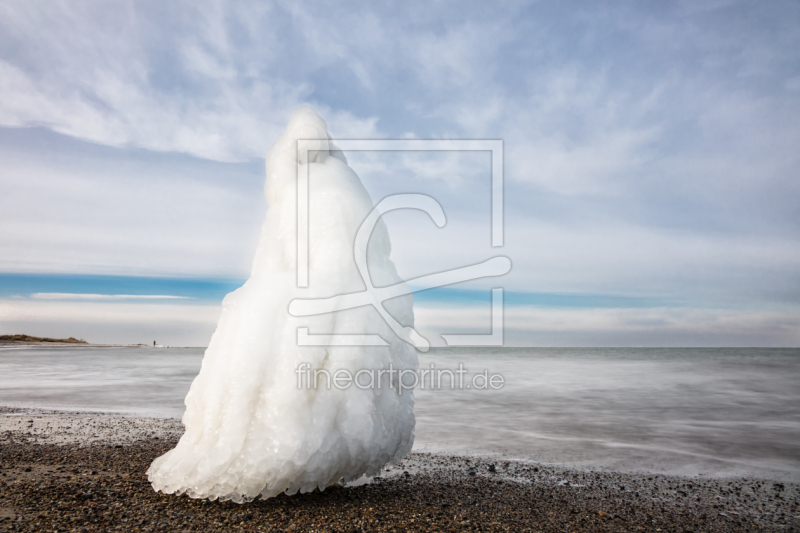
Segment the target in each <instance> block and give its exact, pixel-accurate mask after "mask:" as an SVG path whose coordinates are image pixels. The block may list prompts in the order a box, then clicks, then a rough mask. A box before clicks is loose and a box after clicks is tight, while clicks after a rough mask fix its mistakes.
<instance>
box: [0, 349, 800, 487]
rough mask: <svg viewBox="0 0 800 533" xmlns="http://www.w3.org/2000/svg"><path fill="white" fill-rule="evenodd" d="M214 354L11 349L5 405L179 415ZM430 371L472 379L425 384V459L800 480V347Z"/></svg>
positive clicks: (448, 359) (527, 353)
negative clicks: (475, 458)
mask: <svg viewBox="0 0 800 533" xmlns="http://www.w3.org/2000/svg"><path fill="white" fill-rule="evenodd" d="M203 352H204V348H164V347H94V346H76V347H42V346H26V347H8V348H0V405H4V406H12V407H33V408H42V409H61V410H73V411H76V410H77V411H98V412H107V413H117V414H121V415H131V416H133V415H136V416H149V417H163V418H180V417H181V416H182V414H183V410H184V406H183V399H184V396H185V395H186V392H187V391H188V389H189V386H190V384H191V382H192V380H193V379H194V377H195V376H196V375H197V373H198V371H199V369H200V363H201V361H202V357H203ZM420 366H421V368H423V369H430V368H432V367H433V368H435V369H437V370H442V369H450V370H453V371H454V370H457V369H459V368H463V369H464V371H465V373H462V375H464V376H465V377H464V380H463V382H462V386H460V387H459V386H458V385H459V384H458V382H457V381H455V383H454V384H455V388H450V386H448V385H449V375H448V374H446V373H445V374H444V376H445V377H444V379H443V381H442V383H441V385H440V386H439V387H438V388H437V387H432V386H431V383H430V382H428V384H427V385H428V386H427V387H425V388H421V387H419V386H418V387H417V389H416V390H415V392H414V394H415V398H416V407H415V412H416V417H417V426H416V439H415V444H414V450H415V451H419V452H432V453H447V454H459V455H480V456H488V457H492V458H496V460H497V461H504V460H523V461H535V462H537V463H544V464H559V465H568V466H574V467H577V468H591V469H600V470H613V471H621V472H653V473H665V474H675V475H686V476H710V477H731V476H752V477H762V478H767V479H776V480H778V479H780V480H786V481H794V482H797V481H800V349H773V348H433V349H431V351H430V352H428V353H423V354H420ZM478 374H483V375H484V376H489V377H491V376H501V377H500V378H497V377H496V378H495V379H494V381H493V385H494V387H488V386H485V379H483V378H476V376H477V375H478ZM473 385H474V386H473Z"/></svg>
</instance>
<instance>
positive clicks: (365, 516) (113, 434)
mask: <svg viewBox="0 0 800 533" xmlns="http://www.w3.org/2000/svg"><path fill="white" fill-rule="evenodd" d="M180 434H181V426H180V423H179V422H178V421H177V420H163V419H148V418H135V417H122V416H118V415H102V414H96V413H66V412H57V411H41V410H25V409H12V408H0V531H134V530H140V531H170V532H171V531H346V532H350V531H553V532H562V531H664V532H667V531H720V532H727V531H800V517H798V515H799V514H800V511H798V489H799V488H800V487H798V485H797V484H792V483H778V482H775V481H771V480H764V479H751V478H736V479H707V478H687V477H674V476H663V475H652V474H619V473H609V472H592V471H584V470H575V469H570V468H564V467H558V466H553V465H541V464H535V463H524V462H497V461H496V460H488V459H482V458H477V457H456V456H446V455H433V454H419V453H414V454H411V455H410V456H408V457H407V458H406V459H405V460H404V461H403V462H402V463H401V464H399V465H396V466H395V467H393V468H391V469H387V471H385V472H384V473H383V474H382V476H381V477H380V478H378V479H373V480H371V481H368V480H366V479H362V480H360V482H356V483H353V484H352V485H351V486H346V487H331V488H328V489H326V490H325V491H324V492H318V491H317V492H314V493H310V494H297V495H294V496H284V495H282V496H280V497H277V498H273V499H270V500H266V501H264V500H258V501H254V502H251V503H248V504H243V505H237V504H233V503H230V502H225V503H221V502H209V501H201V500H191V499H189V498H187V497H176V496H170V495H164V494H160V493H156V492H154V491H153V489H152V488H151V487H150V485H149V484H148V483H147V480H146V478H145V477H144V472H145V470H146V469H147V467H148V466H149V465H150V462H151V461H152V460H153V459H154V458H155V457H157V456H158V455H160V454H162V453H164V452H165V451H167V450H168V449H170V448H171V447H172V446H174V444H175V442H176V440H177V438H178V437H179V436H180Z"/></svg>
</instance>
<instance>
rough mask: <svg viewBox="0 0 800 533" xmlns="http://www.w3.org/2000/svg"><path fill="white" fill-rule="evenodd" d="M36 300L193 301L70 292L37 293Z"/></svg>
mask: <svg viewBox="0 0 800 533" xmlns="http://www.w3.org/2000/svg"><path fill="white" fill-rule="evenodd" d="M31 298H33V299H34V300H193V298H191V297H189V296H171V295H168V294H88V293H80V294H75V293H69V292H35V293H33V294H31Z"/></svg>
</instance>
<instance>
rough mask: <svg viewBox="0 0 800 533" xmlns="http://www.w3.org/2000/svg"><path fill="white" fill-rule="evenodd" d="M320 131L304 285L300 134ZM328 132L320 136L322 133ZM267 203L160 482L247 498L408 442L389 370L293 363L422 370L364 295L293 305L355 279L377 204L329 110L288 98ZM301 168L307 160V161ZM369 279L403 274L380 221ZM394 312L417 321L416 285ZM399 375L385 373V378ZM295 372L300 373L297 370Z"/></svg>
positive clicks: (405, 397) (348, 469)
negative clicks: (324, 341) (338, 381)
mask: <svg viewBox="0 0 800 533" xmlns="http://www.w3.org/2000/svg"><path fill="white" fill-rule="evenodd" d="M298 139H323V141H320V142H318V143H317V145H316V146H315V148H317V149H316V150H313V151H310V152H309V154H308V158H307V159H308V160H307V161H301V163H302V165H310V166H309V167H308V170H309V176H310V177H309V189H308V190H309V213H310V215H309V287H310V288H307V289H299V288H297V274H296V255H297V241H296V211H297V208H296V205H297V182H296V176H297V150H296V146H297V140H298ZM324 139H328V141H324ZM266 167H267V181H266V185H265V187H264V193H265V195H266V198H267V202H268V203H269V210H268V212H267V217H266V221H265V222H264V226H263V228H262V231H261V239H260V242H259V245H258V250H257V252H256V255H255V259H254V261H253V269H252V273H251V275H250V278H249V279H248V280H247V282H246V283H245V284H244V285H243V286H242V287H241V288H240V289H238V290H236V291H234V292H232V293H231V294H229V295H228V296H226V297H225V300H224V301H223V303H222V307H223V310H222V315H221V316H220V319H219V323H218V325H217V329H216V331H215V332H214V335H213V336H212V338H211V342H210V343H209V346H208V349H207V350H206V352H205V356H204V357H203V364H202V367H201V369H200V373H199V375H198V376H197V378H195V380H194V382H193V383H192V386H191V389H190V390H189V393H188V394H187V395H186V402H185V403H186V413H185V414H184V415H183V419H182V422H183V425H184V426H185V428H186V432H185V434H184V435H183V437H182V438H181V439H180V441H179V442H178V445H177V446H176V447H175V449H173V450H171V451H169V452H167V453H166V454H164V455H162V456H161V457H159V458H158V459H156V460H155V461H153V464H152V465H151V466H150V469H149V470H148V471H147V475H148V478H149V479H150V482H151V483H152V485H153V488H154V489H156V490H157V491H162V492H165V493H177V494H183V493H186V494H188V495H189V496H191V497H192V498H210V499H212V500H213V499H220V500H233V501H235V502H244V501H248V500H251V499H253V498H256V497H259V496H261V497H264V498H268V497H271V496H275V495H277V494H279V493H281V492H284V491H286V492H288V493H289V494H293V493H295V492H297V491H298V490H299V491H301V492H307V491H311V490H314V489H315V488H317V487H319V488H320V489H323V488H325V487H327V486H329V485H332V484H334V483H337V482H339V481H341V480H343V479H344V481H349V480H353V479H357V478H359V477H361V476H362V475H364V474H367V475H375V474H377V473H378V472H379V471H380V469H381V467H382V466H384V465H386V464H387V463H392V462H396V461H398V460H399V459H400V458H401V457H403V455H405V454H406V453H408V452H409V451H410V450H411V445H412V444H413V441H414V398H413V395H412V393H411V391H409V390H402V391H401V390H400V389H399V388H398V387H397V383H396V382H397V374H392V375H391V377H390V375H389V374H388V373H383V374H382V378H383V379H382V380H381V381H377V380H375V383H374V384H373V386H368V385H369V384H370V383H369V379H367V378H368V375H366V374H365V375H362V376H361V378H362V379H361V380H360V382H359V383H360V385H361V386H355V385H352V386H350V387H347V388H343V389H340V388H337V387H336V386H330V387H328V386H327V380H326V378H325V376H324V374H318V381H317V387H316V388H313V387H310V386H309V385H310V383H309V381H311V380H308V379H305V378H307V377H308V376H307V375H303V374H298V368H300V365H301V364H303V363H308V365H309V369H310V370H311V372H314V371H315V370H327V371H328V372H329V374H330V375H333V374H334V373H335V372H336V371H338V370H347V371H349V372H350V374H351V375H353V376H355V375H356V373H358V372H359V371H360V370H371V371H374V373H373V375H377V370H378V369H384V370H386V369H389V367H390V365H391V366H393V368H394V369H413V370H416V369H417V356H416V352H415V350H414V348H413V347H412V346H411V345H409V344H408V343H406V342H404V341H402V340H400V339H399V338H398V337H397V336H396V335H395V334H394V333H393V332H392V330H391V329H390V328H389V326H388V325H387V324H386V323H385V321H384V320H383V319H382V318H381V317H380V315H379V314H378V313H377V311H376V310H375V309H374V308H372V307H360V308H356V309H350V310H346V311H338V312H335V313H327V314H322V315H316V316H312V317H305V318H297V317H292V316H291V315H289V313H288V311H287V309H288V307H289V303H290V301H291V300H293V299H295V298H317V297H320V298H321V297H330V296H334V295H337V294H344V293H350V292H357V291H363V290H364V288H365V287H364V283H363V281H362V278H361V277H360V275H359V273H358V270H357V268H356V263H355V259H354V255H353V254H354V252H353V241H354V238H355V235H356V233H357V231H358V228H359V226H360V225H361V223H362V221H364V219H365V218H366V217H367V215H368V213H369V212H370V211H371V210H372V207H373V204H372V200H371V199H370V197H369V194H368V193H367V191H366V190H365V189H364V186H363V185H362V184H361V181H360V180H359V178H358V176H357V175H356V174H355V172H353V170H352V169H351V168H350V167H349V166H348V165H347V162H346V159H345V158H344V156H343V154H342V153H341V152H340V151H338V150H337V149H336V147H335V145H333V143H332V142H330V137H329V136H328V131H327V127H326V124H325V122H324V121H323V120H322V119H321V118H320V117H319V116H318V115H317V114H316V113H315V112H314V111H312V110H311V109H307V108H301V109H298V110H297V111H295V112H294V113H293V114H292V116H291V118H290V120H289V125H288V127H287V128H286V131H285V132H284V133H283V134H282V135H281V136H280V137H279V138H278V141H277V142H276V143H275V145H274V146H273V147H272V148H271V149H270V151H269V153H268V154H267V164H266ZM303 168H305V167H303ZM368 252H369V254H368V264H369V271H370V274H371V279H372V280H373V283H374V284H375V285H376V286H385V285H393V284H396V283H399V282H401V280H400V278H399V277H398V275H397V272H396V270H395V267H394V264H393V263H392V261H391V260H390V259H389V252H390V243H389V235H388V233H387V230H386V227H385V226H384V224H383V223H378V225H377V226H376V227H375V230H374V231H373V234H372V238H371V239H370V242H369V248H368ZM385 307H386V308H387V310H388V311H389V312H390V313H391V314H392V316H394V317H395V318H396V319H397V321H398V322H400V323H401V324H402V325H404V326H413V321H414V316H413V311H412V299H411V296H410V295H408V296H403V297H399V298H395V299H393V300H390V301H387V302H386V305H385ZM298 327H307V328H308V333H310V334H312V335H322V334H333V333H335V334H361V335H364V334H373V335H375V334H377V335H380V336H381V337H382V338H383V339H385V340H386V341H387V342H388V343H389V345H388V346H298V342H297V339H298V333H297V329H298ZM390 380H391V381H393V382H394V383H393V384H392V386H390V383H389V381H390ZM301 381H302V383H301Z"/></svg>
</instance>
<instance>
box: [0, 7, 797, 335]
mask: <svg viewBox="0 0 800 533" xmlns="http://www.w3.org/2000/svg"><path fill="white" fill-rule="evenodd" d="M0 94H1V95H2V98H0V190H2V194H1V195H0V333H27V334H31V335H44V336H75V337H82V338H86V339H87V340H90V341H93V342H110V343H137V342H145V343H150V342H152V341H153V340H158V341H159V343H163V344H170V345H190V346H205V345H206V344H207V342H208V339H209V338H210V335H211V333H212V332H213V330H214V326H215V323H216V319H217V316H218V314H219V311H220V302H221V299H222V297H223V296H224V294H226V293H227V292H230V291H231V290H233V289H235V288H236V287H237V286H239V285H241V283H243V282H244V280H246V279H247V276H248V274H249V269H250V263H251V261H252V257H253V253H254V251H255V246H256V243H257V239H258V234H259V231H260V229H261V224H262V222H263V219H264V216H265V213H266V211H267V209H268V206H267V204H266V201H265V199H264V196H263V185H264V180H265V173H264V156H265V154H266V151H267V150H268V149H269V147H270V146H271V145H272V143H274V142H275V140H276V138H277V136H278V135H279V134H280V133H281V132H282V131H283V129H284V128H285V126H286V123H287V120H288V117H289V115H290V113H291V112H292V111H293V110H294V109H296V108H297V107H300V106H310V107H312V108H313V109H315V110H316V111H317V112H318V113H319V114H320V116H322V118H323V119H325V121H326V122H327V124H328V129H329V131H330V133H331V135H332V136H333V137H334V139H336V138H338V139H406V138H417V139H500V140H502V141H503V148H504V157H503V165H504V191H505V206H504V207H505V218H504V236H505V243H504V246H503V247H499V248H493V247H492V246H491V242H490V235H491V234H490V220H491V219H490V209H489V207H490V195H489V192H490V187H489V180H490V170H491V166H490V165H491V162H490V159H489V156H488V154H487V153H485V152H443V153H437V154H431V153H386V152H383V153H366V152H365V153H357V152H353V153H350V154H347V157H348V159H349V161H350V164H351V166H352V167H353V168H354V170H356V172H357V173H358V174H359V176H360V177H361V179H362V180H363V182H364V184H365V186H366V188H367V189H368V191H369V192H370V194H371V195H372V197H373V199H374V200H375V201H377V200H379V199H380V198H383V197H384V196H386V195H389V194H393V193H398V192H421V193H424V194H429V195H431V196H432V197H434V198H436V199H437V201H439V202H440V204H441V205H442V206H443V208H444V210H445V213H446V214H447V219H448V221H447V225H446V226H445V227H444V228H441V229H440V228H437V227H436V226H435V225H434V224H433V223H432V222H431V221H430V220H429V219H427V218H426V217H425V216H424V215H422V214H420V213H414V212H397V213H391V214H388V215H386V222H387V225H388V226H389V230H390V234H391V237H392V244H393V255H392V257H393V260H394V261H395V263H396V264H397V266H398V270H399V272H400V274H401V275H402V276H403V277H404V278H406V279H408V278H413V277H415V276H420V275H424V274H427V273H431V272H437V271H441V270H444V269H448V268H454V267H460V266H464V265H468V264H472V263H477V262H480V261H484V260H486V259H488V258H489V257H493V256H497V255H504V256H506V257H509V258H510V259H511V261H512V264H513V268H512V271H511V272H510V273H509V274H507V275H506V276H504V277H502V278H493V279H484V280H478V281H473V282H469V283H464V284H461V285H458V286H454V287H450V288H442V289H436V290H432V291H427V292H421V293H417V294H416V296H415V302H416V303H415V314H416V320H417V326H418V328H419V329H420V331H421V332H422V333H423V334H424V335H426V336H428V337H429V339H430V340H431V342H432V343H433V344H442V340H441V337H440V335H441V334H442V333H461V332H464V333H466V332H470V333H481V332H482V333H487V332H488V331H489V329H490V303H489V302H490V296H489V295H490V292H489V289H490V288H492V287H503V288H504V296H505V310H504V313H505V314H504V317H505V328H504V330H505V340H506V344H508V345H524V346H798V345H800V149H798V147H800V4H798V3H797V2H794V1H776V2H736V1H713V0H709V1H704V2H678V1H676V2H658V3H641V2H613V3H611V2H588V1H587V2H580V1H578V2H569V3H566V2H492V3H484V2H439V1H434V2H431V1H426V2H408V1H404V2H388V3H367V2H364V3H350V4H348V5H347V6H345V7H342V6H339V7H337V8H336V9H331V8H330V7H329V4H327V3H322V2H319V3H314V2H296V1H292V2H244V1H242V2H230V3H225V2H203V1H192V2H188V1H187V2H179V1H176V2H168V3H164V2H151V1H135V2H134V1H130V2H125V1H118V2H113V3H111V2H52V1H46V2H45V1H27V2H13V1H8V2H0Z"/></svg>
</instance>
